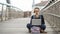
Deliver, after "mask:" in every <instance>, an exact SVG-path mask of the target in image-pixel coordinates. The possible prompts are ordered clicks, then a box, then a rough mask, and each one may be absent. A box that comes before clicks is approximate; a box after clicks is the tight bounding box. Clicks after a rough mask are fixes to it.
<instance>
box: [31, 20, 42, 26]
mask: <svg viewBox="0 0 60 34" xmlns="http://www.w3.org/2000/svg"><path fill="white" fill-rule="evenodd" d="M32 25H41V19H32Z"/></svg>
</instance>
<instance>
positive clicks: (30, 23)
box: [30, 16, 33, 24]
mask: <svg viewBox="0 0 60 34" xmlns="http://www.w3.org/2000/svg"><path fill="white" fill-rule="evenodd" d="M32 19H33V16H31V20H30V24H32Z"/></svg>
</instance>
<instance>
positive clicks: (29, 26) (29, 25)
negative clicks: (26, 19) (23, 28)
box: [27, 24, 32, 32]
mask: <svg viewBox="0 0 60 34" xmlns="http://www.w3.org/2000/svg"><path fill="white" fill-rule="evenodd" d="M31 26H32V25H31V24H27V28H28V30H29V32H31Z"/></svg>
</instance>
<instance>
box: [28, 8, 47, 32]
mask: <svg viewBox="0 0 60 34" xmlns="http://www.w3.org/2000/svg"><path fill="white" fill-rule="evenodd" d="M39 11H40V9H39V8H38V7H36V8H35V9H34V13H35V15H33V16H32V17H31V21H30V23H29V24H27V28H28V30H29V32H31V30H30V29H31V27H33V26H38V27H40V29H41V30H40V32H42V33H43V32H44V30H45V29H46V26H45V22H44V18H43V15H39ZM32 19H41V25H32Z"/></svg>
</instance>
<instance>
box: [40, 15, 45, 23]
mask: <svg viewBox="0 0 60 34" xmlns="http://www.w3.org/2000/svg"><path fill="white" fill-rule="evenodd" d="M41 19H42V24H45V21H44V17H43V15H41Z"/></svg>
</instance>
